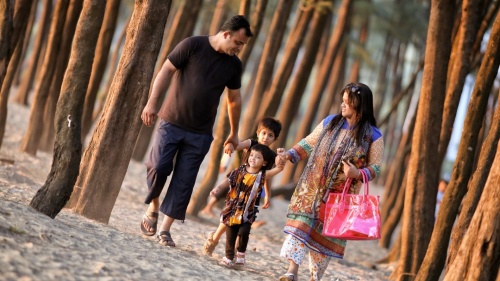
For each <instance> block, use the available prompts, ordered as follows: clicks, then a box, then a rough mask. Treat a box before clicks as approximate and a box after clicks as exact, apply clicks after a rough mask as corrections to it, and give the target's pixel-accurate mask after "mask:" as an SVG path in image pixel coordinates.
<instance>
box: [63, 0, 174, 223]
mask: <svg viewBox="0 0 500 281" xmlns="http://www.w3.org/2000/svg"><path fill="white" fill-rule="evenodd" d="M170 5H171V1H164V0H150V1H146V0H137V1H136V2H135V5H134V12H133V14H132V18H131V21H130V24H129V25H128V28H127V39H126V42H125V46H124V51H123V55H122V58H121V59H120V63H119V66H118V70H117V72H116V74H115V76H114V78H113V84H112V85H111V89H110V91H109V96H108V98H107V100H106V104H105V106H104V109H103V113H102V116H101V118H100V119H99V123H98V125H97V128H96V129H95V133H94V134H93V135H92V139H91V140H90V143H89V145H88V147H87V149H86V150H85V152H84V154H83V159H82V164H81V167H80V174H79V176H78V179H77V182H76V186H75V190H74V191H73V194H72V196H71V199H70V202H68V203H69V205H68V206H72V205H73V204H72V203H71V202H74V203H75V204H74V205H73V206H72V209H73V210H74V211H75V212H76V213H78V214H81V215H83V216H85V217H87V218H90V219H93V220H97V221H100V222H104V223H107V222H108V221H109V217H110V215H111V211H112V209H113V206H114V204H115V202H116V198H117V196H118V193H119V191H120V187H121V184H122V182H123V178H124V177H125V173H126V172H127V167H128V163H129V161H130V157H131V155H132V149H133V147H134V144H135V141H136V139H137V135H138V133H139V129H140V126H141V120H140V118H139V116H140V114H141V111H142V110H143V108H144V106H145V105H146V102H147V98H148V93H149V87H150V81H151V78H152V76H153V71H154V65H155V62H156V59H157V57H158V53H159V51H160V47H161V42H162V36H163V30H164V28H165V23H166V21H167V16H168V13H169V11H170Z"/></svg>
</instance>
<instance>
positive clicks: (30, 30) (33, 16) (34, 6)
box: [12, 0, 38, 86]
mask: <svg viewBox="0 0 500 281" xmlns="http://www.w3.org/2000/svg"><path fill="white" fill-rule="evenodd" d="M37 8H38V0H34V1H33V3H32V5H31V11H30V16H29V19H28V23H27V24H26V31H25V32H24V41H23V48H22V51H21V55H20V59H19V67H18V68H17V70H16V73H15V75H14V80H13V81H12V84H13V85H15V86H19V81H20V77H19V76H21V72H23V71H24V67H23V65H24V61H25V60H26V53H27V49H28V46H29V45H30V38H31V35H32V33H33V26H34V24H35V19H36V17H37Z"/></svg>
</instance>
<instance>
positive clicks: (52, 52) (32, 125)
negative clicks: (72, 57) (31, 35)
mask: <svg viewBox="0 0 500 281" xmlns="http://www.w3.org/2000/svg"><path fill="white" fill-rule="evenodd" d="M68 6H69V0H61V1H57V4H56V7H55V10H54V15H53V17H52V23H51V27H50V35H49V41H48V42H47V50H46V51H45V58H44V60H43V65H42V69H41V75H42V76H41V81H40V84H39V85H38V87H37V89H36V90H35V94H34V97H33V104H32V105H31V111H30V119H29V123H28V129H27V131H26V134H25V135H24V138H23V141H22V143H21V147H20V150H21V151H23V152H26V153H28V154H31V155H36V151H37V149H38V144H39V142H40V135H41V134H42V130H43V113H44V110H45V104H46V102H47V98H48V95H49V89H50V84H51V82H52V76H53V74H54V71H55V69H54V67H53V64H54V63H55V61H57V55H58V52H59V47H60V44H61V39H62V33H63V29H64V21H65V19H66V12H67V10H68Z"/></svg>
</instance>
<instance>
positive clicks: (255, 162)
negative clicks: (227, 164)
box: [248, 150, 266, 170]
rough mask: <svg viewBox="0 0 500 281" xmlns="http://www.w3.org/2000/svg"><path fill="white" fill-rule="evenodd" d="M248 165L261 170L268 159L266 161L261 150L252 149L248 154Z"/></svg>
mask: <svg viewBox="0 0 500 281" xmlns="http://www.w3.org/2000/svg"><path fill="white" fill-rule="evenodd" d="M248 165H249V166H250V167H252V168H255V169H258V170H260V169H261V168H262V166H264V165H266V161H264V156H262V153H260V152H259V151H254V150H251V151H250V155H249V156H248Z"/></svg>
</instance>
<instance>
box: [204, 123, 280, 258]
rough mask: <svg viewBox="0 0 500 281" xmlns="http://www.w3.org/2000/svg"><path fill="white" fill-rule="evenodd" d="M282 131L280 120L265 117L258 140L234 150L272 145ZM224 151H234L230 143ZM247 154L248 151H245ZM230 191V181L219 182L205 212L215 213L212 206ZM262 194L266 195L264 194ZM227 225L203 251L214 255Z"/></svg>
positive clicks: (260, 126)
mask: <svg viewBox="0 0 500 281" xmlns="http://www.w3.org/2000/svg"><path fill="white" fill-rule="evenodd" d="M280 132H281V123H280V121H278V120H276V119H274V118H271V117H264V118H263V119H262V120H261V121H260V122H259V124H258V126H257V142H256V141H255V140H253V139H247V140H244V141H242V142H240V143H239V144H238V146H237V147H236V148H235V149H234V150H243V149H244V150H246V151H248V149H249V148H250V147H252V146H254V145H255V144H257V143H260V144H263V145H266V146H270V145H271V144H272V143H273V142H274V141H275V140H276V139H277V138H278V137H279V134H280ZM224 151H225V152H226V153H228V154H230V152H231V151H232V149H231V147H230V144H228V145H227V146H226V147H225V149H224ZM244 154H246V153H244ZM247 157H248V155H244V156H243V159H242V161H241V163H246V158H247ZM265 184H266V185H267V187H268V188H269V181H268V180H267V181H266V183H265ZM228 191H229V181H227V180H225V181H223V182H221V183H220V184H218V185H217V186H216V187H215V188H214V189H213V190H212V191H211V192H210V195H212V196H211V198H210V200H209V202H208V204H207V206H205V208H204V209H203V210H202V212H203V213H211V214H213V211H212V208H213V206H214V205H215V204H216V203H217V201H218V200H220V199H222V198H225V197H226V195H227V192H228ZM261 196H264V194H262V195H261ZM225 230H226V226H225V225H224V224H223V223H220V224H219V227H218V228H217V230H216V231H215V232H214V233H211V234H210V235H209V237H208V239H207V241H206V242H205V244H204V245H203V253H204V254H207V255H210V256H211V255H212V253H213V251H214V250H215V247H216V246H217V244H218V243H219V240H220V238H221V236H222V234H223V233H224V232H225Z"/></svg>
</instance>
